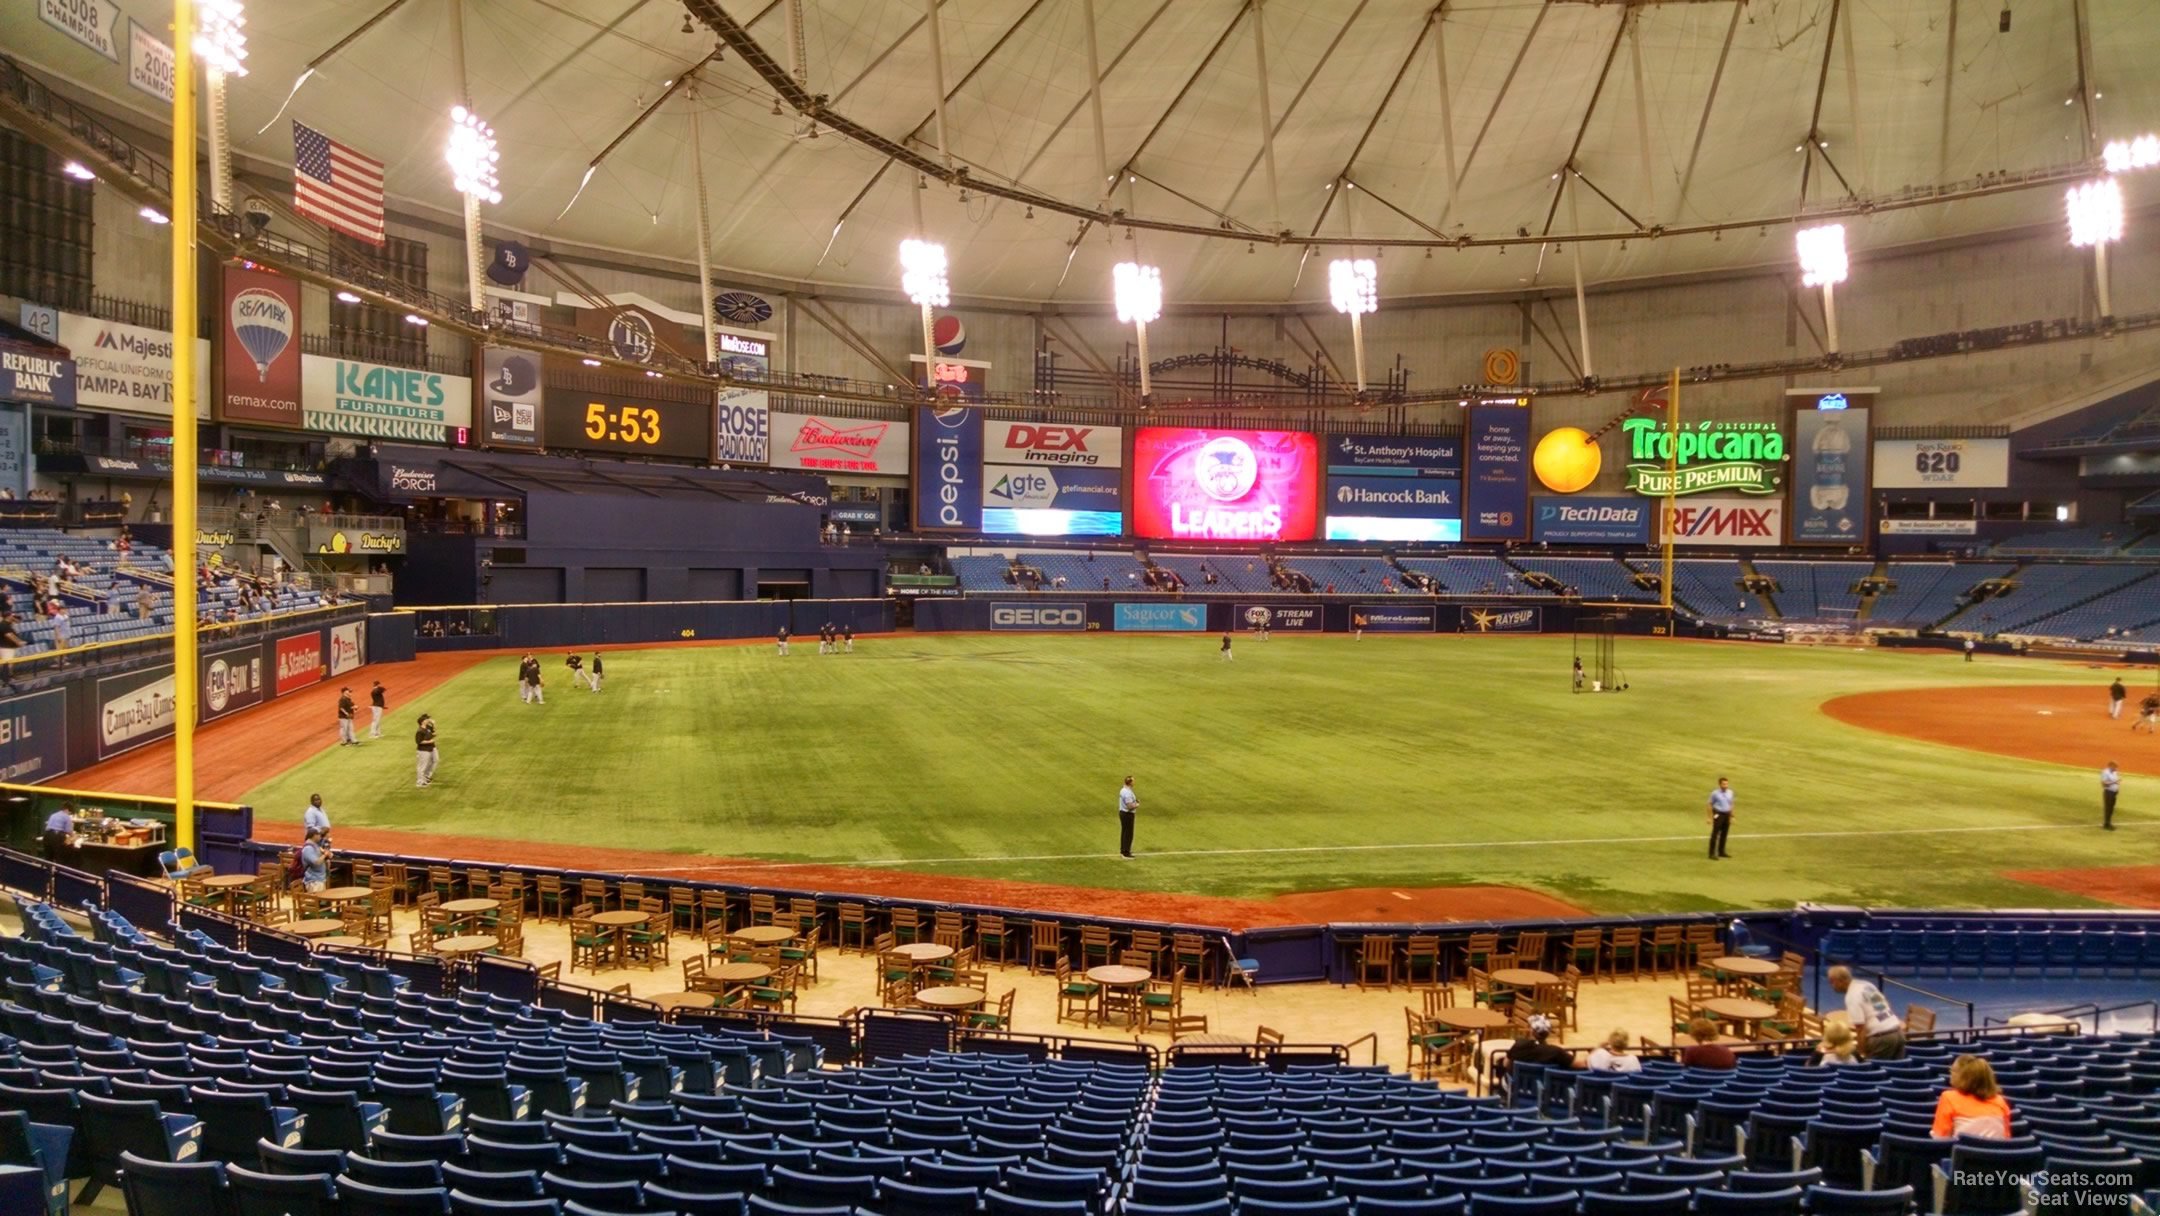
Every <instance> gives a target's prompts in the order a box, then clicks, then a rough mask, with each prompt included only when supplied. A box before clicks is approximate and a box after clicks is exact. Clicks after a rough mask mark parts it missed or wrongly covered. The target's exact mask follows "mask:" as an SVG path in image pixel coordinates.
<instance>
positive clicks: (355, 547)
mask: <svg viewBox="0 0 2160 1216" xmlns="http://www.w3.org/2000/svg"><path fill="white" fill-rule="evenodd" d="M308 548H309V549H310V550H312V551H313V552H316V553H331V554H365V555H371V556H372V555H394V554H399V553H403V552H405V533H404V532H403V531H402V530H391V531H383V532H370V531H364V530H362V529H359V528H327V527H311V528H309V529H308Z"/></svg>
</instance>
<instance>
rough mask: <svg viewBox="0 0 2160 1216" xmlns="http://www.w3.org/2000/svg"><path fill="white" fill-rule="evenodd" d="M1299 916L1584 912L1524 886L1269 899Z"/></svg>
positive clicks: (1411, 917)
mask: <svg viewBox="0 0 2160 1216" xmlns="http://www.w3.org/2000/svg"><path fill="white" fill-rule="evenodd" d="M1267 902H1268V903H1269V904H1271V905H1273V906H1274V907H1275V908H1277V909H1279V910H1281V911H1282V912H1284V913H1286V914H1288V916H1289V918H1290V919H1292V920H1293V922H1294V921H1305V922H1308V923H1313V924H1326V923H1328V922H1330V921H1349V922H1353V923H1354V922H1362V921H1441V920H1539V919H1544V918H1547V917H1553V918H1558V917H1568V916H1582V915H1585V913H1584V912H1583V910H1582V909H1581V908H1578V907H1576V906H1575V905H1573V904H1571V903H1568V902H1566V901H1565V900H1559V899H1554V898H1553V897H1552V896H1550V895H1546V894H1544V893H1543V892H1539V891H1531V890H1528V889H1526V888H1523V887H1343V888H1339V889H1337V890H1333V891H1294V892H1292V893H1290V894H1288V895H1278V896H1276V897H1275V898H1273V899H1271V900H1269V901H1267Z"/></svg>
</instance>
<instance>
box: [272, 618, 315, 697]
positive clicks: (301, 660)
mask: <svg viewBox="0 0 2160 1216" xmlns="http://www.w3.org/2000/svg"><path fill="white" fill-rule="evenodd" d="M322 676H323V656H322V633H321V632H320V631H319V630H312V629H311V630H309V631H308V632H306V633H301V634H295V635H293V636H292V637H289V638H279V639H278V643H277V695H278V696H281V697H282V696H284V695H285V694H286V693H289V692H298V691H299V690H301V689H303V688H306V687H307V686H308V685H310V684H314V683H316V682H317V681H319V680H321V679H322Z"/></svg>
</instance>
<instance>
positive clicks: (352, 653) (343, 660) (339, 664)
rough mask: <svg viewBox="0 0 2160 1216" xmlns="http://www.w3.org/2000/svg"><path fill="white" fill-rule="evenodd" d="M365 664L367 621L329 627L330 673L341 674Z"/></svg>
mask: <svg viewBox="0 0 2160 1216" xmlns="http://www.w3.org/2000/svg"><path fill="white" fill-rule="evenodd" d="M366 664H367V622H365V621H352V622H349V623H347V624H344V625H332V626H331V627H330V674H331V675H332V676H341V675H344V674H345V673H346V672H348V671H351V670H352V669H353V668H355V667H363V666H366Z"/></svg>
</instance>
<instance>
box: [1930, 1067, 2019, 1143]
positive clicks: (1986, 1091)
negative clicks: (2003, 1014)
mask: <svg viewBox="0 0 2160 1216" xmlns="http://www.w3.org/2000/svg"><path fill="white" fill-rule="evenodd" d="M1933 1134H1934V1135H1935V1137H1936V1138H1937V1139H1942V1140H1947V1139H1949V1138H1950V1137H1952V1136H1970V1137H1972V1138H1973V1139H1975V1140H2008V1139H2009V1138H2010V1100H2009V1099H2008V1098H2005V1097H2003V1096H2002V1090H2001V1088H2000V1087H1998V1086H1997V1085H1996V1084H1995V1070H1994V1069H1992V1068H1990V1067H1988V1062H1987V1061H1986V1060H1983V1059H1981V1058H1980V1057H1979V1056H1959V1057H1958V1058H1957V1059H1955V1060H1952V1061H1951V1062H1950V1088H1948V1089H1946V1090H1944V1091H1943V1093H1942V1097H1941V1098H1939V1099H1937V1100H1936V1102H1935V1127H1934V1130H1933Z"/></svg>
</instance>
